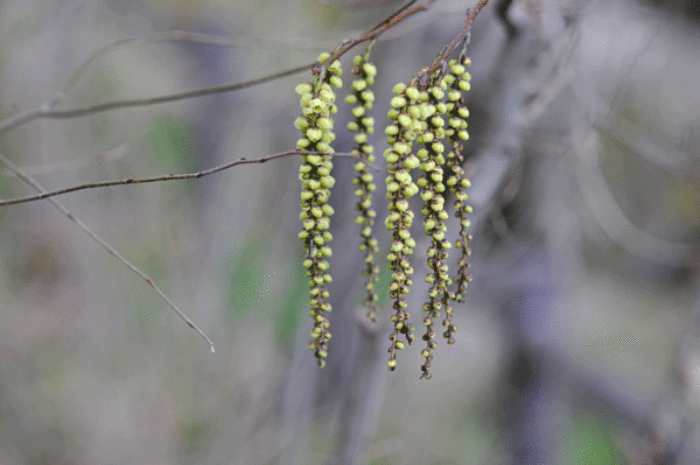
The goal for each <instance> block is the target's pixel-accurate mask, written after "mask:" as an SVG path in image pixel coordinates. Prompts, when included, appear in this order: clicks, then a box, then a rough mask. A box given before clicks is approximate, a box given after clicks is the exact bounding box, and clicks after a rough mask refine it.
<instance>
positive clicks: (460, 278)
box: [442, 55, 472, 344]
mask: <svg viewBox="0 0 700 465" xmlns="http://www.w3.org/2000/svg"><path fill="white" fill-rule="evenodd" d="M470 64H471V60H470V59H469V58H468V57H465V56H464V55H460V57H459V58H458V59H457V60H450V62H449V69H450V72H449V74H447V75H446V76H445V82H447V83H448V85H449V90H448V103H447V115H448V121H449V123H448V126H449V128H448V129H447V131H446V132H447V136H448V140H449V142H450V145H451V147H452V150H451V151H450V153H449V154H448V162H447V171H448V177H447V183H446V184H447V186H448V188H449V189H450V191H451V192H454V193H455V202H454V208H455V216H456V217H457V218H459V220H460V226H461V227H460V231H459V239H458V240H457V241H456V242H455V248H457V249H459V250H460V251H461V256H460V258H459V259H458V261H457V266H458V268H457V273H456V275H455V278H454V281H455V282H456V283H457V291H456V292H455V294H454V300H456V301H458V302H463V301H464V294H465V293H466V291H467V285H468V283H469V282H470V281H471V279H472V278H471V276H470V275H469V274H468V273H467V268H468V267H469V262H468V260H469V256H470V255H471V250H470V249H469V245H468V244H469V240H471V236H470V235H469V233H468V232H467V230H468V228H469V226H470V221H469V219H468V218H467V215H468V214H470V213H471V212H472V207H471V206H470V205H469V204H468V203H467V200H468V199H469V196H468V195H467V194H466V193H465V191H464V190H465V189H466V188H468V187H471V183H470V182H469V179H467V178H466V177H465V176H464V169H463V168H462V164H463V162H464V155H462V141H466V140H468V139H469V133H468V132H467V117H468V116H469V110H468V109H467V107H466V106H465V104H464V100H463V98H462V92H466V91H468V90H469V88H470V83H469V81H470V80H471V75H470V74H469V72H468V71H466V67H467V66H469V65H470ZM442 325H443V327H444V328H445V332H444V333H443V336H444V337H445V338H446V339H447V343H448V344H454V342H455V340H454V337H453V334H452V333H454V332H455V331H457V326H456V325H454V324H453V323H452V313H451V312H447V317H446V318H445V320H444V321H443V322H442Z"/></svg>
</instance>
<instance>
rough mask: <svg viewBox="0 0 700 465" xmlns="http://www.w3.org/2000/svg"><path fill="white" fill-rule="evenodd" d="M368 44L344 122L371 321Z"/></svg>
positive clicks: (375, 272) (375, 275)
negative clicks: (351, 141) (350, 138)
mask: <svg viewBox="0 0 700 465" xmlns="http://www.w3.org/2000/svg"><path fill="white" fill-rule="evenodd" d="M371 48H372V44H370V46H369V47H367V51H366V52H365V54H364V55H358V56H356V57H355V61H354V63H355V68H354V70H353V73H354V74H355V75H356V76H357V79H356V80H355V81H354V82H353V83H352V93H351V94H350V95H348V97H347V98H346V99H345V102H346V103H348V104H351V105H352V104H354V105H355V106H354V108H353V109H352V117H353V119H352V121H350V122H349V123H348V129H349V130H350V131H352V132H355V133H356V134H355V143H356V144H357V145H356V147H355V148H354V149H353V151H352V153H356V154H358V155H359V156H360V160H358V161H357V162H356V163H355V171H357V176H356V177H355V179H353V184H355V185H356V186H357V188H356V189H355V196H357V197H358V198H359V199H358V202H357V204H356V205H355V209H356V210H358V211H359V214H358V215H357V217H356V218H355V222H356V223H357V224H359V225H360V226H361V230H360V236H361V237H362V242H361V243H360V250H362V251H364V252H365V258H364V261H365V265H366V267H365V269H364V271H363V275H364V276H366V277H367V281H366V283H365V290H366V291H367V294H366V297H365V301H364V304H365V306H366V307H367V308H368V309H369V310H368V312H367V317H368V318H369V319H370V320H372V321H375V320H376V315H377V311H378V310H379V309H378V307H377V304H376V301H377V293H376V292H375V289H374V284H375V283H376V282H377V281H379V267H378V266H377V265H376V264H375V263H374V254H375V253H376V252H377V251H378V250H379V247H378V245H377V240H376V239H375V238H374V237H373V235H372V227H373V226H374V218H375V217H376V215H377V213H376V212H375V211H374V210H373V209H372V192H374V190H375V189H376V186H375V184H374V177H373V176H372V173H371V172H370V171H369V168H368V167H367V163H372V162H373V161H374V155H373V147H372V145H371V144H369V142H368V137H367V136H368V135H369V134H372V132H374V118H372V117H371V116H368V115H367V111H368V110H370V109H372V103H373V102H374V93H373V92H372V90H371V87H370V86H371V85H372V84H374V76H375V75H376V74H377V68H376V67H375V66H374V65H373V64H371V63H368V62H367V60H368V59H369V54H370V51H371Z"/></svg>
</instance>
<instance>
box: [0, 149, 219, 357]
mask: <svg viewBox="0 0 700 465" xmlns="http://www.w3.org/2000/svg"><path fill="white" fill-rule="evenodd" d="M0 162H2V163H4V164H5V165H6V166H7V167H8V168H9V169H10V170H11V171H13V172H14V173H15V174H16V175H17V176H18V177H19V178H20V179H22V180H23V181H24V182H26V183H27V184H29V185H30V186H32V187H33V188H34V189H35V190H36V191H37V192H40V193H45V192H46V190H45V189H44V188H43V187H42V186H41V184H39V183H38V182H37V181H35V180H34V178H32V177H30V176H27V175H26V174H25V173H24V172H23V171H22V170H21V169H19V168H18V167H17V166H15V165H14V164H13V163H12V162H11V161H10V160H8V159H7V158H6V157H5V156H4V155H3V154H2V153H0ZM48 201H49V202H50V203H51V204H52V205H53V206H54V207H56V208H57V209H58V211H60V212H61V213H63V214H64V215H66V217H68V219H69V220H71V221H72V222H73V223H75V224H76V225H78V227H79V228H80V229H82V230H83V231H84V232H85V233H86V234H87V235H88V236H90V238H91V239H92V240H94V241H95V242H97V243H98V244H99V245H100V246H101V247H102V248H103V249H105V250H106V251H107V252H109V253H110V254H112V256H114V257H115V258H116V259H117V260H119V261H120V262H122V263H123V264H124V265H126V266H127V267H128V268H129V269H130V270H131V271H133V272H134V273H136V274H137V275H139V276H140V277H141V278H143V279H144V280H145V281H146V282H147V283H148V284H150V286H151V287H152V288H153V289H155V291H156V292H157V293H158V295H160V296H161V297H162V298H163V300H165V301H166V302H167V303H168V305H170V307H171V308H172V309H173V310H175V313H177V314H178V316H179V317H180V318H182V320H183V321H184V322H185V323H187V326H189V327H190V328H192V329H194V330H195V331H197V332H198V333H199V335H200V336H202V337H203V338H204V340H205V341H207V343H209V347H210V348H211V351H212V352H214V343H213V342H212V341H211V339H209V337H208V336H207V335H206V334H204V331H202V330H201V329H199V327H198V326H197V325H196V324H194V323H193V322H192V320H190V319H189V318H188V317H187V315H185V314H184V313H182V311H181V310H180V309H179V308H177V306H176V305H175V304H174V303H173V302H172V301H171V300H170V299H169V298H168V296H166V295H165V294H164V293H163V291H161V290H160V289H159V288H158V286H156V285H155V283H154V282H153V280H152V279H151V278H149V277H148V276H147V275H146V274H145V273H144V272H143V271H141V270H140V269H139V268H137V267H136V266H135V265H134V264H132V263H131V262H130V261H129V260H127V259H126V258H124V257H123V256H122V255H121V254H120V253H119V252H117V251H116V250H115V249H114V248H113V247H112V246H110V245H109V244H107V243H106V242H105V241H104V240H103V239H102V238H101V237H100V236H98V235H97V234H96V233H95V232H93V231H92V229H90V228H89V227H88V226H87V225H86V224H85V223H83V222H82V221H80V220H79V219H78V218H77V217H76V216H75V215H73V213H71V212H70V210H68V209H67V208H66V207H65V206H64V205H63V204H62V203H60V202H58V201H57V200H56V199H52V198H49V199H48Z"/></svg>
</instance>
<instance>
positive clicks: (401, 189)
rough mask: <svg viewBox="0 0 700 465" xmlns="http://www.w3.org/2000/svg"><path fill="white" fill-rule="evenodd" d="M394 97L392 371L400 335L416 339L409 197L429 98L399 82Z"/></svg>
mask: <svg viewBox="0 0 700 465" xmlns="http://www.w3.org/2000/svg"><path fill="white" fill-rule="evenodd" d="M394 94H395V95H394V97H393V98H392V99H391V107H392V108H391V110H389V113H388V115H387V116H388V117H389V119H390V120H392V122H391V123H390V124H389V125H388V126H387V127H386V129H385V133H386V135H387V136H388V139H387V141H388V143H389V148H387V149H386V151H385V152H384V158H385V159H386V161H387V163H388V171H389V175H388V176H387V178H386V190H387V194H386V197H387V200H389V207H388V209H389V214H388V215H387V218H386V220H385V224H386V227H387V229H389V230H390V231H392V239H393V242H392V244H391V250H390V251H389V253H388V256H387V258H388V260H389V267H390V269H391V272H392V274H391V283H390V285H389V297H390V298H391V299H393V300H394V303H393V308H394V310H395V314H394V315H393V316H392V317H391V320H392V322H393V323H394V331H393V333H392V334H391V335H390V336H389V339H390V340H391V346H390V347H389V362H388V366H389V369H390V370H393V369H394V368H395V367H396V353H397V350H400V349H402V348H403V347H404V343H403V342H402V341H400V340H399V334H403V335H404V336H405V337H406V341H407V342H408V343H409V344H410V343H411V342H412V341H413V338H414V336H413V326H412V325H411V324H410V323H409V321H408V320H409V318H410V314H409V312H408V311H407V310H406V307H407V306H408V304H407V302H406V294H408V292H409V289H410V287H411V285H412V284H413V282H412V280H411V275H412V274H413V268H412V267H411V264H410V262H409V260H408V257H409V256H410V255H411V254H412V253H413V248H414V247H415V246H416V241H415V240H414V239H413V238H412V237H411V232H410V228H411V223H412V222H413V216H414V215H413V212H412V211H411V209H410V208H409V203H408V199H409V198H411V197H412V196H414V195H415V194H417V193H418V186H416V184H415V183H414V182H413V178H412V177H411V170H412V169H415V168H418V166H419V165H420V160H419V159H418V157H417V156H416V155H415V154H413V153H411V149H412V146H413V141H414V140H415V138H416V137H417V135H418V134H420V133H422V132H424V131H425V126H426V123H425V118H424V117H423V115H424V112H423V111H422V110H421V104H422V103H423V102H425V100H427V98H428V96H427V93H425V92H421V91H419V90H418V89H417V88H416V86H415V84H413V83H411V84H409V85H408V86H406V85H404V84H397V85H396V86H395V87H394Z"/></svg>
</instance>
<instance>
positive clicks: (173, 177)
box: [0, 149, 379, 207]
mask: <svg viewBox="0 0 700 465" xmlns="http://www.w3.org/2000/svg"><path fill="white" fill-rule="evenodd" d="M306 154H317V155H332V156H334V157H347V158H360V156H359V155H358V154H355V153H331V154H328V153H325V152H308V151H301V150H298V149H296V150H289V151H287V152H280V153H275V154H272V155H268V156H266V157H262V158H254V159H247V158H245V157H242V158H239V159H238V160H234V161H232V162H229V163H225V164H223V165H219V166H216V167H214V168H210V169H208V170H204V171H198V172H196V173H186V174H164V175H161V176H152V177H146V178H127V179H113V180H111V181H99V182H90V183H85V184H79V185H77V186H71V187H66V188H63V189H57V190H55V191H45V190H43V189H42V190H40V191H39V192H41V193H40V194H37V195H29V196H26V197H18V198H16V199H9V200H0V207H4V206H6V205H15V204H18V203H26V202H33V201H36V200H42V199H46V198H49V197H54V196H57V195H62V194H68V193H69V192H76V191H81V190H84V189H95V188H98V187H109V186H120V185H125V184H146V183H150V182H159V181H182V180H185V179H198V178H202V177H204V176H208V175H210V174H214V173H218V172H219V171H223V170H227V169H229V168H233V167H234V166H238V165H249V164H254V163H265V162H267V161H270V160H276V159H278V158H284V157H288V156H291V155H306ZM365 164H367V165H368V166H370V164H369V163H368V162H366V161H365ZM373 168H374V169H377V170H378V169H379V168H378V167H376V166H373ZM11 170H12V169H11ZM12 171H14V170H12ZM23 179H24V178H23ZM37 190H38V189H37Z"/></svg>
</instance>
